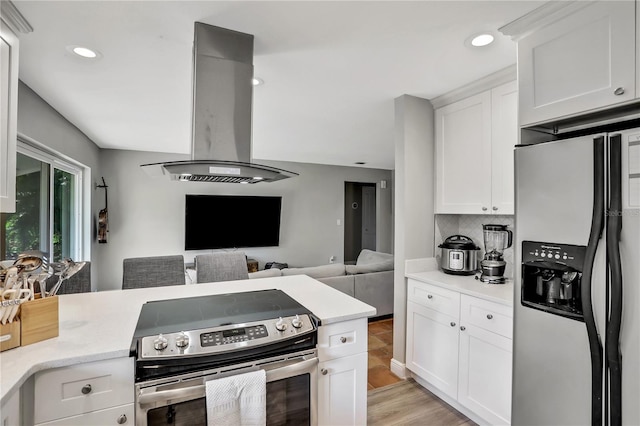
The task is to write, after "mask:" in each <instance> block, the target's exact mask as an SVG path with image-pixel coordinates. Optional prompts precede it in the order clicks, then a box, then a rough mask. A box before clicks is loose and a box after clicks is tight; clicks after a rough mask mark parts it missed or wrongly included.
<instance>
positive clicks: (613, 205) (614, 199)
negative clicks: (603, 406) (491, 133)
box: [605, 134, 622, 426]
mask: <svg viewBox="0 0 640 426" xmlns="http://www.w3.org/2000/svg"><path fill="white" fill-rule="evenodd" d="M621 170H622V137H621V135H619V134H617V135H613V136H611V137H610V138H609V208H608V209H607V270H608V271H609V273H610V277H611V278H610V284H609V285H610V295H609V297H610V298H609V302H610V305H609V306H610V311H609V316H608V319H607V331H606V338H605V353H606V357H607V365H608V367H609V410H610V413H609V415H610V425H611V426H620V425H621V424H622V355H621V353H620V324H621V322H622V263H621V261H620V232H621V231H622V171H621Z"/></svg>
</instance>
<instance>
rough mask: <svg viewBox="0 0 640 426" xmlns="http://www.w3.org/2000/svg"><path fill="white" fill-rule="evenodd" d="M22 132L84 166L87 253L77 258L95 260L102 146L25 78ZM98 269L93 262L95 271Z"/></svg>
mask: <svg viewBox="0 0 640 426" xmlns="http://www.w3.org/2000/svg"><path fill="white" fill-rule="evenodd" d="M18 134H20V135H24V136H26V137H27V138H28V139H30V141H31V143H32V144H33V145H36V146H39V147H40V148H44V149H45V150H50V151H53V152H54V153H56V154H59V155H62V156H63V157H65V158H66V159H68V160H69V161H70V162H73V163H76V164H78V165H80V166H84V170H85V171H84V182H83V186H84V190H85V193H86V194H89V197H87V199H85V200H84V201H85V202H84V207H85V210H86V215H85V216H84V217H83V218H82V220H83V225H82V226H83V227H84V229H85V234H86V235H85V240H84V241H83V242H82V244H83V249H82V250H83V253H84V256H83V259H74V260H92V258H93V257H94V256H93V254H92V253H95V250H96V247H97V245H98V244H97V242H96V240H95V238H94V237H93V234H94V228H95V224H94V220H95V217H96V216H97V211H98V210H99V209H100V208H102V207H104V206H103V205H101V204H100V203H103V202H104V201H100V200H102V197H98V198H97V199H96V198H95V197H94V194H95V190H94V188H93V181H94V180H97V179H99V177H100V148H98V146H97V145H96V144H95V143H93V141H91V139H89V138H88V137H87V136H86V135H85V134H84V133H82V132H81V131H80V130H78V128H77V127H75V126H74V125H73V124H71V123H70V122H69V121H67V120H66V119H65V118H64V117H63V116H62V115H60V114H59V113H58V112H57V111H56V110H55V109H53V108H52V107H51V106H50V105H49V104H48V103H47V102H46V101H45V100H44V99H42V98H41V97H40V96H38V94H37V93H35V92H34V91H33V90H31V88H29V86H27V85H26V84H24V83H22V82H20V83H19V85H18ZM100 195H103V194H102V193H101V194H100ZM98 206H100V207H98ZM95 270H96V267H95V265H94V264H93V262H92V274H95ZM94 281H95V280H94ZM94 285H95V284H94Z"/></svg>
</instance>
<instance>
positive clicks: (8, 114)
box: [0, 19, 18, 213]
mask: <svg viewBox="0 0 640 426" xmlns="http://www.w3.org/2000/svg"><path fill="white" fill-rule="evenodd" d="M0 42H1V45H0V52H1V53H0V54H1V57H0V212H8V213H11V212H15V209H16V138H17V126H18V37H16V35H15V34H14V32H13V31H11V29H10V28H9V26H8V25H7V24H6V23H5V21H4V20H1V19H0Z"/></svg>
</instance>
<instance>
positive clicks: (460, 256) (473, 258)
mask: <svg viewBox="0 0 640 426" xmlns="http://www.w3.org/2000/svg"><path fill="white" fill-rule="evenodd" d="M438 247H439V248H440V249H441V252H440V267H441V268H442V272H444V273H445V274H452V275H473V274H474V273H475V272H476V270H477V269H478V252H479V250H480V247H478V246H477V245H475V243H474V242H473V240H472V239H471V238H469V237H465V236H464V235H452V236H450V237H448V238H447V239H446V240H444V242H443V243H442V244H440V245H439V246H438Z"/></svg>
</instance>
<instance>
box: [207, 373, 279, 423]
mask: <svg viewBox="0 0 640 426" xmlns="http://www.w3.org/2000/svg"><path fill="white" fill-rule="evenodd" d="M206 391H207V397H206V402H207V425H208V426H240V425H242V426H264V425H265V424H266V423H267V375H266V372H265V371H264V370H258V371H254V372H251V373H244V374H237V375H234V376H229V377H223V378H220V379H215V380H209V381H208V382H206Z"/></svg>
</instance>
